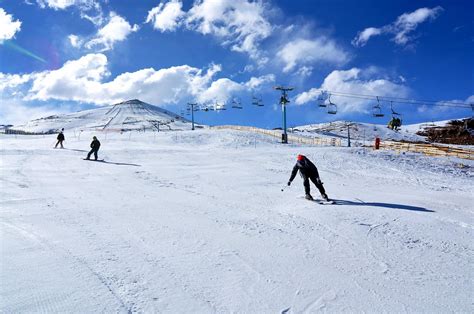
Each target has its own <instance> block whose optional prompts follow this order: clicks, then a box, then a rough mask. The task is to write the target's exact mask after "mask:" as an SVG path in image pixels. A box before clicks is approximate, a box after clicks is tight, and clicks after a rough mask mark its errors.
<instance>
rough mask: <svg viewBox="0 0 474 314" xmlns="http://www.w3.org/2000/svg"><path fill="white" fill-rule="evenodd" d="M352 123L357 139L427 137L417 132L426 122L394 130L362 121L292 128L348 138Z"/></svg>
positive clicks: (309, 134)
mask: <svg viewBox="0 0 474 314" xmlns="http://www.w3.org/2000/svg"><path fill="white" fill-rule="evenodd" d="M348 124H349V125H350V136H351V139H352V140H355V141H359V142H362V141H370V142H371V141H373V139H374V138H375V137H379V138H380V139H382V140H395V141H401V140H404V141H411V142H420V141H421V142H423V141H425V137H423V136H419V135H417V134H416V132H417V131H419V130H420V128H422V127H423V125H424V124H416V125H413V126H412V125H407V126H402V127H401V129H400V130H398V131H394V130H391V129H389V128H387V126H386V125H381V124H369V123H360V122H347V121H334V122H330V123H320V124H309V125H303V126H298V127H295V128H293V129H292V131H293V132H295V133H296V134H300V135H305V136H323V137H334V136H335V137H340V138H347V125H348Z"/></svg>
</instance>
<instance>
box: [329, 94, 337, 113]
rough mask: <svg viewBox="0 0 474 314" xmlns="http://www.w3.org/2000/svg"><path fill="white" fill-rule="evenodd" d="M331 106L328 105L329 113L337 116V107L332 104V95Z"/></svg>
mask: <svg viewBox="0 0 474 314" xmlns="http://www.w3.org/2000/svg"><path fill="white" fill-rule="evenodd" d="M328 101H329V104H328V106H327V107H328V113H329V114H336V113H337V105H336V104H335V103H333V102H331V94H329V98H328Z"/></svg>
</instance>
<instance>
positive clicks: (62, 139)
mask: <svg viewBox="0 0 474 314" xmlns="http://www.w3.org/2000/svg"><path fill="white" fill-rule="evenodd" d="M63 132H64V129H61V132H59V134H58V137H57V140H58V142H57V143H56V145H55V146H54V148H57V147H58V145H59V144H61V148H64V147H63V141H64V139H65V138H64V133H63Z"/></svg>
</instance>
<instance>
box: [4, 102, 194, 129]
mask: <svg viewBox="0 0 474 314" xmlns="http://www.w3.org/2000/svg"><path fill="white" fill-rule="evenodd" d="M190 124H191V123H190V122H189V121H188V120H186V119H184V118H182V117H180V116H178V115H177V114H175V113H172V112H170V111H168V110H165V109H162V108H159V107H156V106H152V105H150V104H147V103H144V102H142V101H140V100H138V99H133V100H129V101H125V102H121V103H118V104H115V105H113V106H105V107H100V108H97V109H90V110H84V111H79V112H76V113H72V114H65V115H58V116H50V117H45V118H41V119H36V120H33V121H30V122H28V123H27V124H25V125H18V126H15V127H13V129H15V130H22V131H27V132H48V131H53V132H56V131H58V130H60V129H62V128H65V129H66V130H68V129H80V130H88V129H100V130H137V129H148V130H150V129H152V130H157V129H158V127H159V128H160V129H161V130H170V129H172V130H183V129H190ZM158 125H159V126H158Z"/></svg>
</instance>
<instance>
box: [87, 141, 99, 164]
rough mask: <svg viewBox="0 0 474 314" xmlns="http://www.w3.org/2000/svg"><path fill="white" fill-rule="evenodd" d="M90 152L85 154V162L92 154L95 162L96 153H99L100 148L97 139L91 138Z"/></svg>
mask: <svg viewBox="0 0 474 314" xmlns="http://www.w3.org/2000/svg"><path fill="white" fill-rule="evenodd" d="M91 148H92V149H91V151H90V152H89V153H88V154H87V158H86V160H89V159H90V157H91V155H92V153H94V159H95V160H97V152H98V151H99V148H100V142H99V140H98V139H97V137H95V136H94V137H92V142H91Z"/></svg>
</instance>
